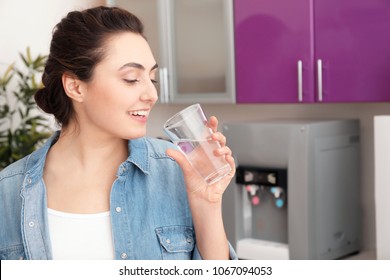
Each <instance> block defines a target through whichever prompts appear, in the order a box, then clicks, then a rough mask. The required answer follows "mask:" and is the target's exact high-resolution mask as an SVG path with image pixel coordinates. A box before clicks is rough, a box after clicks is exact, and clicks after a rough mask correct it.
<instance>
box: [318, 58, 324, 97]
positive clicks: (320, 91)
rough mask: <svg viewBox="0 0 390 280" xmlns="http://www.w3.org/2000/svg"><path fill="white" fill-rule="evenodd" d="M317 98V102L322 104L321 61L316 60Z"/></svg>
mask: <svg viewBox="0 0 390 280" xmlns="http://www.w3.org/2000/svg"><path fill="white" fill-rule="evenodd" d="M317 96H318V101H320V102H322V97H323V96H322V60H321V59H318V60H317Z"/></svg>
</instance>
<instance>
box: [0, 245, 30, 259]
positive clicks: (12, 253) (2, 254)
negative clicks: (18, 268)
mask: <svg viewBox="0 0 390 280" xmlns="http://www.w3.org/2000/svg"><path fill="white" fill-rule="evenodd" d="M25 258H26V256H25V254H24V247H23V245H22V244H21V245H15V246H9V247H6V248H1V249H0V260H24V259H25Z"/></svg>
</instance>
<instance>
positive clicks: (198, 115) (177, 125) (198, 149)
mask: <svg viewBox="0 0 390 280" xmlns="http://www.w3.org/2000/svg"><path fill="white" fill-rule="evenodd" d="M164 131H165V133H166V134H167V135H168V137H169V138H170V139H171V141H172V142H173V143H174V144H175V145H176V146H177V147H178V148H179V150H180V151H181V152H183V153H184V155H185V156H186V158H187V159H188V161H189V162H190V163H191V164H192V166H193V167H194V169H195V170H196V171H197V172H198V173H199V174H200V175H201V176H202V177H203V179H204V180H205V182H206V183H207V184H208V185H211V184H213V183H215V182H217V181H219V180H220V179H222V178H223V177H225V176H226V175H227V174H228V173H229V172H230V171H231V167H230V165H229V164H228V163H227V162H226V160H225V157H224V156H216V155H215V154H214V151H215V150H216V149H218V148H220V147H221V146H220V145H219V142H218V141H214V140H212V139H211V135H212V134H213V132H212V130H211V129H210V128H209V127H208V125H207V118H206V116H205V114H204V112H203V110H202V107H201V106H200V104H193V105H191V106H189V107H187V108H185V109H183V110H182V111H180V112H178V113H177V114H175V115H174V116H173V117H171V118H170V119H169V120H167V121H166V122H165V124H164Z"/></svg>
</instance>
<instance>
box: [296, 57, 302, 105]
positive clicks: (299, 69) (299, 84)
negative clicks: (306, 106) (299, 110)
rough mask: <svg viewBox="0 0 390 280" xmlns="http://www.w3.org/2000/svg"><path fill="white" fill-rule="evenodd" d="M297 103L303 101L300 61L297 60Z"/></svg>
mask: <svg viewBox="0 0 390 280" xmlns="http://www.w3.org/2000/svg"><path fill="white" fill-rule="evenodd" d="M297 66H298V101H299V102H302V101H303V90H302V60H298V63H297Z"/></svg>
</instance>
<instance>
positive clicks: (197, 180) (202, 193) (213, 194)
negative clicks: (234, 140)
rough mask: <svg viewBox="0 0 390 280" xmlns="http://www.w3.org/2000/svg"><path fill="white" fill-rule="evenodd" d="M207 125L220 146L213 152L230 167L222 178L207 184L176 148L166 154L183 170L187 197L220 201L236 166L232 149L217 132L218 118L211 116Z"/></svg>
mask: <svg viewBox="0 0 390 280" xmlns="http://www.w3.org/2000/svg"><path fill="white" fill-rule="evenodd" d="M208 125H209V127H210V128H211V130H212V131H213V134H212V140H215V141H218V142H219V144H220V146H221V147H220V148H219V149H217V150H215V151H214V154H215V155H216V156H219V157H224V158H225V159H226V161H227V162H228V163H229V165H230V167H231V171H230V173H229V174H228V175H226V176H225V177H224V178H222V179H221V180H219V181H218V182H216V183H214V184H212V185H207V184H206V182H205V181H204V179H203V178H202V177H201V176H200V174H199V173H198V172H197V171H196V170H194V168H193V166H192V165H191V164H190V162H189V161H188V160H187V158H186V157H185V156H184V155H183V153H181V152H180V151H178V150H173V149H168V150H167V155H168V156H170V157H172V158H173V159H175V160H176V161H177V163H178V164H179V165H180V167H181V169H182V170H183V174H184V179H185V183H186V186H187V192H188V196H189V199H191V200H192V199H195V200H197V199H199V200H203V201H208V202H221V201H222V195H223V193H224V191H225V190H226V188H227V186H228V185H229V183H230V181H231V179H232V178H233V177H234V174H235V169H236V167H235V163H234V159H233V157H232V151H231V150H230V148H229V147H228V146H226V137H225V136H224V135H223V134H222V133H221V132H217V127H218V119H217V118H216V117H214V116H212V117H211V118H210V119H209V123H208Z"/></svg>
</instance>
